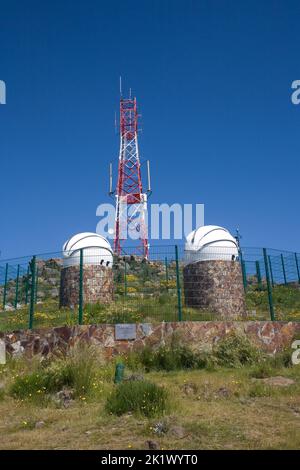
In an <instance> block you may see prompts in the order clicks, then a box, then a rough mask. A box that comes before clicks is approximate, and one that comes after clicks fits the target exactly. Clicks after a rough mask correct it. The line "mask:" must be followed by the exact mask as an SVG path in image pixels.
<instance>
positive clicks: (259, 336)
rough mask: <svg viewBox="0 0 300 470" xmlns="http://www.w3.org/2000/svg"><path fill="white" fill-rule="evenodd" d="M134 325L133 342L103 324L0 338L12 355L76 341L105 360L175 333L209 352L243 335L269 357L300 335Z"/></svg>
mask: <svg viewBox="0 0 300 470" xmlns="http://www.w3.org/2000/svg"><path fill="white" fill-rule="evenodd" d="M135 326H136V338H135V339H133V340H122V341H121V340H116V338H115V325H104V324H103V325H83V326H73V327H67V326H64V327H60V328H45V329H39V330H32V331H30V330H24V331H15V332H12V333H3V332H0V339H3V340H4V341H5V343H6V348H7V352H8V353H10V354H12V355H17V354H24V355H26V356H27V357H32V356H33V355H35V354H41V355H43V356H48V355H51V354H52V353H54V354H55V353H56V352H58V351H62V352H66V351H67V350H68V349H69V348H70V347H72V346H74V344H76V343H77V342H78V341H85V342H87V343H90V344H94V345H96V346H97V347H98V348H99V354H101V355H102V356H103V357H106V358H109V357H112V356H113V355H115V354H120V353H125V352H128V351H132V350H133V351H135V350H140V349H141V348H143V347H144V346H146V345H147V346H150V347H153V348H158V347H159V346H160V345H162V344H167V343H168V342H170V340H171V338H172V335H173V333H175V332H177V333H179V336H180V337H182V338H183V340H184V341H187V342H188V344H189V345H190V347H192V348H193V349H198V350H201V349H206V350H209V349H211V348H212V346H213V345H214V344H215V343H216V342H218V341H219V340H220V339H221V338H224V336H226V335H228V334H230V333H232V332H236V333H238V334H245V335H247V337H248V338H249V339H250V340H252V341H253V342H254V343H256V345H257V346H258V347H259V348H261V349H262V350H263V351H265V352H267V353H271V354H274V353H276V352H278V351H280V350H282V349H284V348H285V347H288V346H290V345H291V342H292V340H293V338H294V337H295V336H296V335H298V336H299V334H300V322H299V323H297V322H271V321H264V322H260V321H255V322H254V321H249V322H247V321H243V322H222V321H220V322H217V321H208V322H174V323H164V322H163V323H159V324H155V325H154V324H148V323H147V324H137V325H135Z"/></svg>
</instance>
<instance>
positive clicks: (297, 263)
mask: <svg viewBox="0 0 300 470" xmlns="http://www.w3.org/2000/svg"><path fill="white" fill-rule="evenodd" d="M295 261H296V268H297V274H298V282H299V284H300V270H299V262H298V256H297V253H295Z"/></svg>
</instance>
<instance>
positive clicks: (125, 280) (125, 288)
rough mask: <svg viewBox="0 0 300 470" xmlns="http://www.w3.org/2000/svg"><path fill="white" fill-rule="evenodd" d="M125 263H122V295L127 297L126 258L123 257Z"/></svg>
mask: <svg viewBox="0 0 300 470" xmlns="http://www.w3.org/2000/svg"><path fill="white" fill-rule="evenodd" d="M124 260H125V264H124V295H125V297H127V263H126V258H124Z"/></svg>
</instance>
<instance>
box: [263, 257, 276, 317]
mask: <svg viewBox="0 0 300 470" xmlns="http://www.w3.org/2000/svg"><path fill="white" fill-rule="evenodd" d="M263 253H264V262H265V270H266V279H267V288H268V300H269V308H270V316H271V320H272V321H274V320H275V316H274V305H273V296H272V285H271V281H270V275H269V265H268V255H267V249H266V248H263Z"/></svg>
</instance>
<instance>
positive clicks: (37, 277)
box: [34, 268, 39, 303]
mask: <svg viewBox="0 0 300 470" xmlns="http://www.w3.org/2000/svg"><path fill="white" fill-rule="evenodd" d="M35 278H36V281H35V299H34V303H37V295H38V284H39V268H36V275H35Z"/></svg>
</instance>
